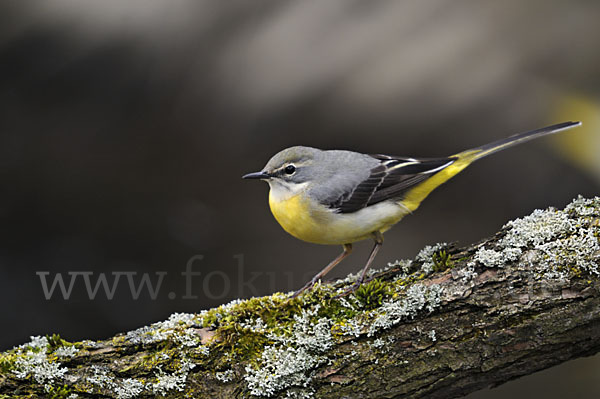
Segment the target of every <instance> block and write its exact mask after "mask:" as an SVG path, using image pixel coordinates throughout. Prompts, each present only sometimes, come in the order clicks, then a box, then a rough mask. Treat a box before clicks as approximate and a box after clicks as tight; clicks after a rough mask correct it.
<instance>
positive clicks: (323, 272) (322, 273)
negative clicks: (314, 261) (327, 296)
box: [292, 244, 352, 298]
mask: <svg viewBox="0 0 600 399" xmlns="http://www.w3.org/2000/svg"><path fill="white" fill-rule="evenodd" d="M350 252H352V244H344V252H342V253H341V254H339V255H338V256H337V257H336V258H335V259H334V260H332V261H331V262H329V264H328V265H327V266H325V268H324V269H323V270H321V271H320V272H319V273H317V274H316V275H315V276H314V277H313V278H312V280H310V281H309V282H308V283H306V285H304V287H302V288H300V289H299V290H298V291H296V292H294V295H292V298H295V297H297V296H298V295H300V294H301V293H303V292H304V291H306V290H307V289H309V288H311V287H312V286H313V285H315V284H316V283H317V281H319V279H321V277H323V276H325V275H326V274H327V273H329V272H330V271H331V269H333V268H334V267H335V266H336V265H337V264H338V263H340V262H341V261H342V260H343V259H344V258H345V257H346V256H348V255H350Z"/></svg>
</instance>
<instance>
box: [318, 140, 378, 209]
mask: <svg viewBox="0 0 600 399" xmlns="http://www.w3.org/2000/svg"><path fill="white" fill-rule="evenodd" d="M314 156H315V159H314V161H313V165H312V166H313V167H312V168H311V170H310V172H311V175H312V180H313V183H314V184H312V185H311V188H310V190H309V195H310V196H311V197H312V198H314V199H316V200H318V201H319V202H320V203H322V204H333V203H336V202H338V201H339V200H340V198H348V197H350V196H351V195H352V192H353V190H354V189H355V188H356V186H358V185H359V184H360V183H361V182H362V181H364V180H365V179H367V178H368V177H369V175H370V174H371V169H373V168H375V167H377V166H378V165H379V163H380V161H379V160H377V159H375V158H373V157H371V156H369V155H366V154H361V153H358V152H353V151H345V150H327V151H320V152H318V153H316V154H315V155H314Z"/></svg>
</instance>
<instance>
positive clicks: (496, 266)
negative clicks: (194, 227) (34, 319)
mask: <svg viewBox="0 0 600 399" xmlns="http://www.w3.org/2000/svg"><path fill="white" fill-rule="evenodd" d="M599 236H600V198H595V199H591V200H586V199H583V198H581V197H580V198H578V199H576V200H574V201H573V202H572V203H571V204H570V205H568V206H567V207H566V208H565V209H564V210H560V211H559V210H555V209H548V210H545V211H535V212H534V213H532V214H531V215H530V216H527V217H525V218H522V219H517V220H515V221H512V222H509V223H507V224H506V225H505V226H504V227H503V228H502V229H501V230H500V231H499V232H498V233H497V234H496V235H495V236H493V237H490V238H488V239H485V240H483V241H482V242H480V243H479V244H476V245H472V246H470V247H467V248H460V249H459V248H455V247H453V246H452V245H446V244H438V245H436V246H433V247H427V248H425V249H424V250H423V251H421V253H419V255H417V257H416V258H415V260H413V261H398V262H395V263H393V264H390V266H389V267H388V268H386V269H385V270H381V271H376V272H374V273H372V274H371V275H370V281H369V282H368V283H366V284H365V285H363V286H362V287H361V288H360V289H359V290H358V291H357V292H356V293H355V294H353V295H350V296H348V297H345V298H343V299H336V298H335V296H336V295H337V293H338V292H341V291H343V290H344V289H345V288H346V287H347V286H348V284H351V283H352V281H353V278H355V277H354V276H349V277H348V278H346V279H344V280H340V281H337V282H335V283H333V284H331V285H329V284H324V285H318V286H317V287H316V288H315V289H314V290H313V291H311V292H310V293H308V294H306V295H302V296H300V297H299V298H297V299H294V300H289V299H288V296H287V295H284V294H280V293H278V294H274V295H272V296H270V297H263V298H254V299H250V300H239V301H234V302H232V303H230V304H227V305H223V306H221V307H219V308H216V309H211V310H208V311H204V312H202V313H199V314H174V315H172V316H171V318H169V320H166V321H164V322H160V323H155V324H152V325H150V326H146V327H142V328H140V329H138V330H135V331H131V332H128V333H126V334H121V335H117V336H115V337H113V338H111V339H108V340H105V341H96V342H94V341H82V342H74V343H70V342H66V341H64V340H62V339H61V338H60V337H59V336H56V335H53V336H51V337H32V340H31V342H29V343H27V344H24V345H21V346H19V347H17V348H15V349H13V350H10V351H7V352H4V353H2V354H0V398H5V397H10V398H13V397H51V398H105V397H111V398H112V397H115V398H138V397H140V398H143V397H166V398H179V397H194V398H215V397H216V398H247V397H297V398H307V397H318V398H339V397H353V398H355V397H360V398H382V397H389V398H392V397H393V398H422V397H427V398H451V397H460V396H463V395H465V394H468V393H470V392H472V391H475V390H478V389H480V388H482V387H486V386H490V385H497V384H501V383H503V382H505V381H508V380H511V379H514V378H517V377H519V376H522V375H526V374H530V373H533V372H535V371H537V370H541V369H544V368H547V367H550V366H553V365H555V364H558V363H561V362H564V361H566V360H569V359H573V358H576V357H580V356H586V355H591V354H594V353H596V352H598V351H599V350H600V277H599V273H600V269H599V263H600V244H599V239H598V237H599Z"/></svg>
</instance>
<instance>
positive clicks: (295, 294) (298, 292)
mask: <svg viewBox="0 0 600 399" xmlns="http://www.w3.org/2000/svg"><path fill="white" fill-rule="evenodd" d="M317 281H319V279H315V278H313V279H312V280H310V281H309V282H308V283H306V284H305V285H304V287H302V288H300V289H299V290H298V291H296V292H294V294H292V296H291V297H290V299H294V298H296V297H297V296H298V295H300V294H302V293H303V292H304V291H306V290H309V289H311V288H312V287H313V286H314V285H315V284H316V283H317Z"/></svg>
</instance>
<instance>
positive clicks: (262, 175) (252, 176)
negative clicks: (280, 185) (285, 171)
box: [242, 172, 271, 179]
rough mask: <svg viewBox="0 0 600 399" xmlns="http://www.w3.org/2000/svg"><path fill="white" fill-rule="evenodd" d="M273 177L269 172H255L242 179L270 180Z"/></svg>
mask: <svg viewBox="0 0 600 399" xmlns="http://www.w3.org/2000/svg"><path fill="white" fill-rule="evenodd" d="M270 177H271V175H270V174H268V173H267V172H254V173H248V174H247V175H244V176H242V179H268V178H270Z"/></svg>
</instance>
